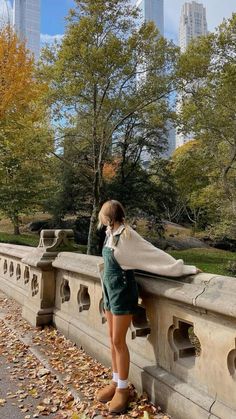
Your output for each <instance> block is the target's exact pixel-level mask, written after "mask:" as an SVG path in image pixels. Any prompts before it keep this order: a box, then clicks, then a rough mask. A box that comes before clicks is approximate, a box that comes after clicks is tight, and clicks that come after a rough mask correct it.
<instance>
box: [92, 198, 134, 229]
mask: <svg viewBox="0 0 236 419" xmlns="http://www.w3.org/2000/svg"><path fill="white" fill-rule="evenodd" d="M104 218H105V220H106V222H107V223H108V226H109V227H110V228H113V227H114V224H115V222H119V223H123V224H124V225H125V235H126V234H127V227H128V225H127V224H126V222H125V210H124V207H123V205H122V204H121V203H120V202H119V201H116V200H114V199H111V200H109V201H106V202H105V203H104V204H103V206H102V208H101V209H100V212H99V214H98V221H99V222H98V228H102V226H103V221H104Z"/></svg>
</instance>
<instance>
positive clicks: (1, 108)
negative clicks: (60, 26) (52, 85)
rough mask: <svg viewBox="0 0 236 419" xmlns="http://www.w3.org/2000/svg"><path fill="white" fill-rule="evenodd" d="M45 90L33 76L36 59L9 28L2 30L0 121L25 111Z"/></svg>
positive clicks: (0, 43)
mask: <svg viewBox="0 0 236 419" xmlns="http://www.w3.org/2000/svg"><path fill="white" fill-rule="evenodd" d="M44 90H45V86H44V85H43V84H41V85H39V84H38V82H37V81H36V79H35V78H34V60H33V57H32V55H31V54H30V53H29V51H27V49H26V46H25V44H24V43H23V42H21V41H20V40H19V39H18V38H17V35H16V34H15V33H14V32H13V31H12V29H11V28H10V27H5V28H3V29H1V30H0V123H1V120H2V119H4V118H6V117H12V118H14V116H15V115H16V114H17V113H19V112H21V113H22V112H24V111H26V109H27V107H28V105H29V104H30V103H31V102H32V101H34V100H35V99H37V97H38V96H39V95H41V94H42V93H43V92H44Z"/></svg>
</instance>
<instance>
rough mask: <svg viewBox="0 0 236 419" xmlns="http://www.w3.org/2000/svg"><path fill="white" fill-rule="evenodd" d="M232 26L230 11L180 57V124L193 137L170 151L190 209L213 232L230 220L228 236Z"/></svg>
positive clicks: (235, 26)
mask: <svg viewBox="0 0 236 419" xmlns="http://www.w3.org/2000/svg"><path fill="white" fill-rule="evenodd" d="M235 31H236V15H233V17H232V18H231V19H229V20H228V21H224V22H223V23H222V24H221V25H220V26H219V28H218V29H217V30H216V32H215V33H213V34H210V35H209V36H207V37H203V38H199V39H197V40H195V41H194V42H193V43H192V44H191V45H190V46H189V48H188V49H187V51H186V53H184V54H182V56H181V57H180V60H179V64H178V68H179V69H178V75H179V78H178V80H179V91H180V92H181V95H182V97H183V104H182V108H181V112H180V115H179V124H180V125H181V126H182V131H183V132H184V133H190V132H191V133H194V136H195V138H197V140H196V142H195V143H193V144H192V145H190V146H189V149H188V150H187V149H186V147H185V146H184V148H183V151H181V150H179V151H178V152H177V154H176V156H175V159H176V162H177V163H176V175H177V177H178V182H179V185H181V187H180V189H181V190H182V191H183V195H184V198H185V199H186V201H187V204H188V205H189V207H190V208H191V210H192V211H193V210H196V208H197V209H198V210H199V209H200V210H201V209H204V211H205V212H206V213H207V214H208V215H207V217H209V218H208V224H209V226H211V230H212V231H213V230H214V229H215V232H216V233H217V230H218V232H219V231H220V230H221V229H222V230H224V226H225V225H226V224H227V225H228V226H229V225H230V226H231V227H230V228H229V229H228V232H227V234H229V236H230V237H232V238H233V235H234V230H235V223H236V221H235V220H236V176H235V170H236V122H235V113H236V101H235V97H236V53H235ZM180 75H181V77H182V80H180V78H181V77H180ZM195 151H196V154H195ZM181 154H182V156H181ZM181 164H184V166H183V167H182V169H181ZM197 169H198V170H197ZM184 170H186V172H187V173H188V179H184ZM181 172H182V174H181ZM204 172H205V175H204ZM186 178H187V176H186ZM214 213H215V217H214ZM220 226H222V228H221V227H220ZM219 227H220V228H219ZM217 234H218V233H217Z"/></svg>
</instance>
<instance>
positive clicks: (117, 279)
mask: <svg viewBox="0 0 236 419" xmlns="http://www.w3.org/2000/svg"><path fill="white" fill-rule="evenodd" d="M103 293H104V296H103V301H104V309H105V310H107V311H110V312H111V313H112V314H115V315H121V314H135V313H136V311H137V307H138V285H137V282H136V280H135V277H134V272H133V271H131V270H128V271H124V270H123V271H122V273H116V274H114V272H113V273H111V274H110V275H109V274H107V275H106V277H105V278H103Z"/></svg>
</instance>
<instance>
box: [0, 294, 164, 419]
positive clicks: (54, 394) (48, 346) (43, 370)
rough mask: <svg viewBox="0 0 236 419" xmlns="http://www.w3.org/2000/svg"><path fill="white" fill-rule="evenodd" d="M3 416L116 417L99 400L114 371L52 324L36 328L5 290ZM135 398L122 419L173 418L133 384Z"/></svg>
mask: <svg viewBox="0 0 236 419" xmlns="http://www.w3.org/2000/svg"><path fill="white" fill-rule="evenodd" d="M0 367H1V368H0V418H1V419H21V418H23V419H31V418H39V417H40V418H41V417H44V416H47V417H49V418H54V419H64V418H71V419H101V418H104V417H106V418H116V416H111V415H109V414H108V410H107V405H103V404H101V403H97V402H95V401H94V393H95V391H96V389H97V388H99V387H101V386H102V385H104V384H105V383H107V382H108V380H109V377H110V370H109V369H108V368H106V367H104V366H103V365H101V364H100V363H98V362H97V361H96V360H94V359H92V358H91V357H90V356H88V355H87V354H86V353H85V352H84V351H83V349H82V348H78V347H77V346H76V345H74V344H73V343H72V342H71V341H69V340H67V339H65V338H64V336H63V335H61V334H60V333H58V332H57V330H55V329H54V328H52V327H46V328H44V329H40V328H34V327H32V326H30V325H29V323H27V322H26V321H25V320H24V319H23V318H22V316H21V307H20V306H19V305H18V304H17V303H16V302H15V301H14V300H12V299H9V298H8V297H6V295H4V294H3V293H2V292H0ZM131 392H132V401H131V403H130V407H129V410H128V412H127V414H125V415H121V416H118V417H120V418H121V419H128V418H143V419H159V418H161V419H168V418H169V416H167V415H164V414H163V413H161V411H160V409H159V408H156V407H155V406H153V405H152V404H151V403H149V402H148V400H147V397H146V395H145V394H142V395H138V394H137V392H136V391H135V389H134V388H131Z"/></svg>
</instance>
